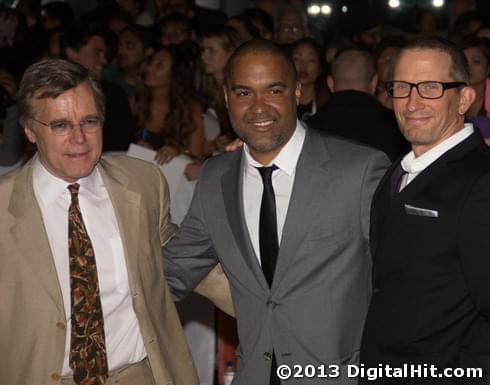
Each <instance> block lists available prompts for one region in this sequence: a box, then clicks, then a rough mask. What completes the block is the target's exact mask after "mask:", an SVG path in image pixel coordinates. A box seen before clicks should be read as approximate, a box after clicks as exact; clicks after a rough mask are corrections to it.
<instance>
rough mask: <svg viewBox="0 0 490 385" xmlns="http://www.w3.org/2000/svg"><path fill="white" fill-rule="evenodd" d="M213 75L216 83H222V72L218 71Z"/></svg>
mask: <svg viewBox="0 0 490 385" xmlns="http://www.w3.org/2000/svg"><path fill="white" fill-rule="evenodd" d="M213 77H214V79H215V80H216V81H217V82H218V85H220V86H221V85H222V84H223V80H224V74H223V72H218V73H216V74H213Z"/></svg>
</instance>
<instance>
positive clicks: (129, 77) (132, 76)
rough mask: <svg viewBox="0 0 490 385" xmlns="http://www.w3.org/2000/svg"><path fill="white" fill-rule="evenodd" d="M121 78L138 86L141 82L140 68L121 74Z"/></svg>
mask: <svg viewBox="0 0 490 385" xmlns="http://www.w3.org/2000/svg"><path fill="white" fill-rule="evenodd" d="M121 78H122V79H123V80H124V81H125V82H126V83H128V84H130V85H132V86H137V85H138V84H139V83H140V82H141V81H140V79H141V77H140V74H139V69H138V68H131V69H128V70H126V71H124V72H123V73H122V74H121Z"/></svg>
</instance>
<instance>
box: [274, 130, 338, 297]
mask: <svg viewBox="0 0 490 385" xmlns="http://www.w3.org/2000/svg"><path fill="white" fill-rule="evenodd" d="M316 135H317V134H316V133H315V132H313V130H312V129H307V131H306V138H305V142H304V144H303V149H302V150H301V154H300V157H299V159H298V164H297V166H296V174H295V178H294V184H293V190H292V192H291V198H290V200H289V206H288V210H287V215H286V220H285V222H284V227H283V231H282V238H281V244H280V247H279V256H278V259H277V265H276V270H275V273H274V281H273V282H272V288H271V289H272V290H275V289H276V288H277V287H278V286H279V285H280V283H281V281H282V279H283V278H284V276H285V275H286V273H287V271H288V267H289V265H290V263H291V262H292V260H293V259H294V257H295V256H296V251H297V250H298V248H299V247H300V245H301V243H302V241H303V239H304V237H305V236H306V234H308V230H309V226H310V225H311V223H312V221H311V218H314V217H316V216H317V212H318V207H319V206H320V205H321V204H320V202H319V200H321V201H323V200H324V199H325V196H324V195H323V194H322V191H323V190H324V187H325V185H326V183H327V184H328V178H330V176H329V173H328V170H327V163H328V161H329V158H330V157H329V155H328V153H327V150H326V148H325V147H324V146H323V142H322V141H320V140H317V139H316V138H315V137H316ZM313 175H314V177H312V176H313ZM326 178H327V179H326ZM326 180H327V182H326Z"/></svg>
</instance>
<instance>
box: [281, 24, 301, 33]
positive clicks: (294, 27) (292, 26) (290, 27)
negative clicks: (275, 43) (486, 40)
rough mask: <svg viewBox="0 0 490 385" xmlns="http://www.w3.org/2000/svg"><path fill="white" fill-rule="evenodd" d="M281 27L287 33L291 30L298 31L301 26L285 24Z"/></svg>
mask: <svg viewBox="0 0 490 385" xmlns="http://www.w3.org/2000/svg"><path fill="white" fill-rule="evenodd" d="M279 29H280V30H281V31H282V32H285V33H289V32H292V33H297V32H299V31H300V27H298V26H296V25H284V26H281V27H279Z"/></svg>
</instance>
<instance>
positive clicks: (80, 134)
mask: <svg viewBox="0 0 490 385" xmlns="http://www.w3.org/2000/svg"><path fill="white" fill-rule="evenodd" d="M85 135H86V134H85V131H83V130H82V127H81V126H80V124H75V125H74V126H73V128H72V130H71V133H70V141H71V142H72V143H85V142H86V140H87V138H86V136H85Z"/></svg>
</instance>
